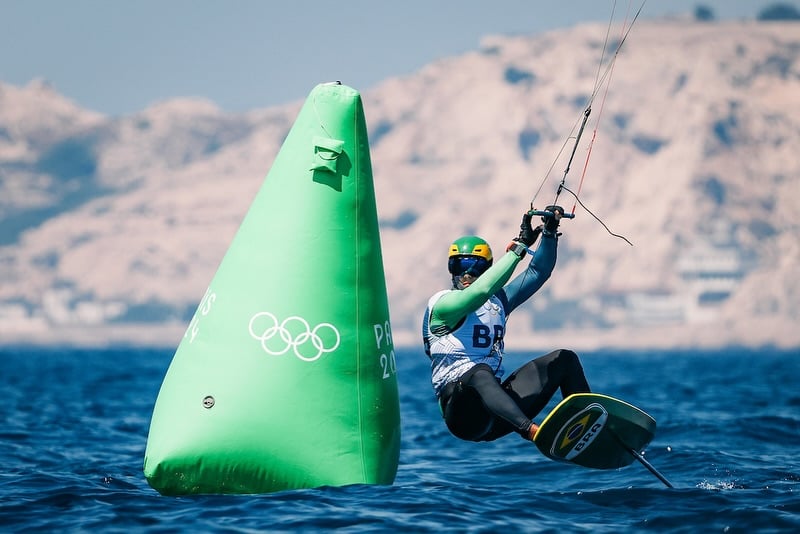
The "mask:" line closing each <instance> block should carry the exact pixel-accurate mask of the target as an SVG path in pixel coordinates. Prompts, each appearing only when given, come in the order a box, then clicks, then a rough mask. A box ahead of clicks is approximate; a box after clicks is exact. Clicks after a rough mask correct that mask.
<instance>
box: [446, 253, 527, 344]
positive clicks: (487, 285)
mask: <svg viewBox="0 0 800 534" xmlns="http://www.w3.org/2000/svg"><path fill="white" fill-rule="evenodd" d="M520 259H521V258H520V257H519V256H517V255H516V254H514V253H513V252H506V254H505V255H504V256H502V257H501V258H500V259H499V260H498V261H497V262H495V263H494V264H493V265H492V266H491V267H489V268H488V269H487V270H486V272H485V273H483V274H482V275H481V276H479V277H478V279H477V280H475V281H474V282H472V283H471V284H470V285H469V286H468V287H465V288H464V289H462V290H461V291H451V292H449V293H446V294H445V295H442V298H440V299H439V301H438V302H437V303H436V304H435V305H434V306H433V309H432V310H431V317H430V326H431V330H433V329H435V328H437V327H441V326H443V325H444V326H446V327H447V328H449V329H453V328H455V326H456V325H457V324H458V323H459V321H461V319H463V318H464V317H466V316H467V315H468V314H469V313H471V312H473V311H475V310H477V309H478V308H479V307H480V306H482V305H483V303H484V302H486V301H487V300H488V299H489V297H491V296H492V295H494V294H495V293H497V292H498V291H499V290H500V289H501V288H502V287H503V285H505V283H506V282H508V280H509V279H510V278H511V275H512V274H514V268H515V267H516V266H517V264H518V263H519V261H520Z"/></svg>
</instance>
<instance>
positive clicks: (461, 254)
mask: <svg viewBox="0 0 800 534" xmlns="http://www.w3.org/2000/svg"><path fill="white" fill-rule="evenodd" d="M491 265H492V248H491V247H490V246H489V243H487V242H486V241H484V240H483V239H481V238H480V237H478V236H475V235H466V236H463V237H459V238H458V239H456V240H455V241H453V243H452V244H451V245H450V254H449V255H448V260H447V270H448V271H450V274H452V275H453V276H461V275H463V274H471V275H472V276H475V277H478V276H480V275H482V274H483V273H484V272H485V271H486V269H488V268H489V267H490V266H491Z"/></svg>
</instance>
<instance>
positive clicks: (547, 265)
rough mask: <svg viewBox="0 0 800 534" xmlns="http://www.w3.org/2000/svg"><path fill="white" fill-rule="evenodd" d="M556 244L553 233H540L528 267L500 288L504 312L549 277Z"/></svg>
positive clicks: (522, 300)
mask: <svg viewBox="0 0 800 534" xmlns="http://www.w3.org/2000/svg"><path fill="white" fill-rule="evenodd" d="M557 245H558V238H557V237H556V236H555V235H542V240H541V241H540V242H539V247H538V248H537V249H536V251H535V252H534V253H533V258H531V262H530V263H529V264H528V268H527V269H525V270H524V271H523V272H521V273H520V274H519V275H517V276H516V277H515V278H514V279H513V280H512V281H511V282H510V283H509V284H508V285H507V286H506V287H504V288H503V289H502V291H501V293H505V295H503V294H500V295H498V296H499V297H500V300H501V301H502V302H503V304H504V305H505V309H506V314H509V313H511V312H512V311H513V310H514V309H515V308H516V307H517V306H519V305H520V304H522V303H523V302H525V301H526V300H528V299H529V298H531V295H533V294H534V293H536V292H537V291H539V288H541V287H542V286H543V285H544V283H545V282H546V281H547V279H548V278H550V274H551V273H552V272H553V268H554V267H555V265H556V248H557ZM487 272H488V271H487ZM479 280H480V279H479Z"/></svg>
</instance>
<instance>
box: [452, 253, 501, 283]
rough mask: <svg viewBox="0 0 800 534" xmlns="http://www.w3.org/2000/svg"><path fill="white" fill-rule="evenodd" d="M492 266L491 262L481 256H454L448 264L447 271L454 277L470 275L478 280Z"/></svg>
mask: <svg viewBox="0 0 800 534" xmlns="http://www.w3.org/2000/svg"><path fill="white" fill-rule="evenodd" d="M491 265H492V262H491V261H489V260H487V259H486V258H481V257H480V256H453V257H452V258H450V259H449V260H448V262H447V270H448V271H450V274H452V275H454V276H462V275H465V274H469V275H471V276H474V277H476V278H477V277H478V276H480V275H482V274H483V273H485V272H486V269H488V268H489V267H491Z"/></svg>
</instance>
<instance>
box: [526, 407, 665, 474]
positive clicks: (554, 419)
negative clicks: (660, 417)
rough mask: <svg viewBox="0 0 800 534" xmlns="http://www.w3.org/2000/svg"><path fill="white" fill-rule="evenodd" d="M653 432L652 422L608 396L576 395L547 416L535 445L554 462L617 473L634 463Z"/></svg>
mask: <svg viewBox="0 0 800 534" xmlns="http://www.w3.org/2000/svg"><path fill="white" fill-rule="evenodd" d="M655 431H656V421H655V419H653V418H652V417H650V416H649V415H648V414H646V413H645V412H643V411H642V410H640V409H639V408H637V407H636V406H633V405H631V404H628V403H627V402H624V401H621V400H619V399H615V398H613V397H609V396H607V395H600V394H597V393H577V394H575V395H570V396H569V397H567V398H566V399H564V400H563V401H561V402H560V403H559V404H558V406H556V407H555V408H554V409H553V411H552V412H550V414H549V415H548V416H547V417H546V418H545V420H544V421H543V422H542V424H541V425H540V427H539V431H538V432H537V433H536V437H535V438H534V443H535V444H536V446H537V447H538V448H539V450H540V451H541V452H542V454H544V455H545V456H547V457H548V458H551V459H553V460H557V461H561V462H571V463H574V464H577V465H581V466H583V467H589V468H593V469H616V468H618V467H624V466H626V465H628V464H630V463H632V462H633V461H634V460H636V459H637V455H639V454H640V453H641V451H642V449H644V448H645V447H646V446H647V445H648V444H649V443H650V441H651V440H652V439H653V437H654V436H655Z"/></svg>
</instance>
